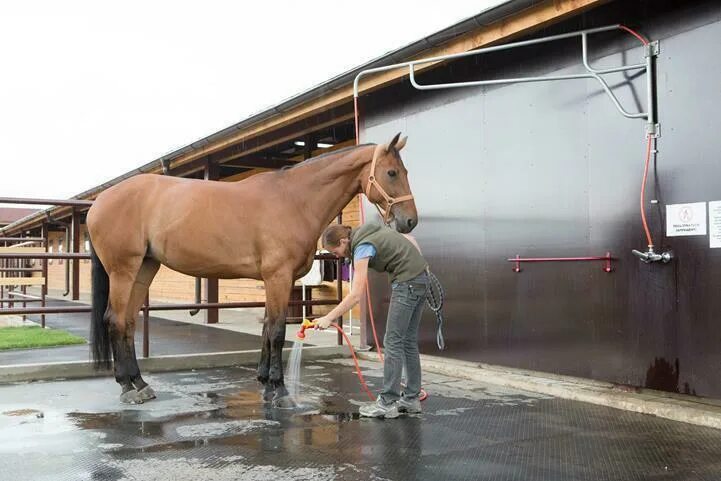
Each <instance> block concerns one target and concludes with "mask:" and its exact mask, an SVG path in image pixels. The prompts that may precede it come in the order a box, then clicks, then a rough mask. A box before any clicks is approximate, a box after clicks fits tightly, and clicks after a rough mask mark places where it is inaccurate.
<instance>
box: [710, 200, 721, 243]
mask: <svg viewBox="0 0 721 481" xmlns="http://www.w3.org/2000/svg"><path fill="white" fill-rule="evenodd" d="M708 232H709V239H708V241H709V247H721V200H715V201H713V202H709V203H708Z"/></svg>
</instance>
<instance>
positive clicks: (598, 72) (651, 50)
mask: <svg viewBox="0 0 721 481" xmlns="http://www.w3.org/2000/svg"><path fill="white" fill-rule="evenodd" d="M615 30H627V29H626V27H624V26H623V25H619V24H617V25H608V26H605V27H599V28H591V29H586V30H579V31H576V32H569V33H563V34H559V35H552V36H548V37H541V38H534V39H531V40H524V41H521V42H512V43H506V44H503V45H495V46H493V47H486V48H479V49H476V50H469V51H467V52H460V53H455V54H449V55H441V56H437V57H428V58H423V59H418V60H411V61H408V62H401V63H396V64H393V65H385V66H383V67H376V68H370V69H366V70H363V71H361V72H359V73H358V74H357V75H356V77H355V79H354V81H353V97H354V98H355V99H358V95H359V88H358V85H359V83H360V80H361V78H362V77H364V76H367V75H371V74H376V73H380V72H386V71H389V70H396V69H400V68H407V69H408V77H409V80H410V83H411V85H412V86H413V87H414V88H416V89H418V90H441V89H451V88H461V87H478V86H484V85H501V84H512V83H524V82H548V81H554V80H574V79H593V80H596V81H597V82H598V83H599V84H600V85H601V88H602V89H603V90H604V92H605V93H606V94H607V95H608V97H609V98H610V99H611V101H612V102H613V104H614V106H615V107H616V109H617V110H618V111H619V112H620V113H621V115H623V116H624V117H628V118H641V119H645V120H646V122H647V132H648V133H649V134H656V133H657V125H656V123H655V122H656V114H655V106H654V98H653V90H654V86H655V83H656V77H655V72H654V69H653V58H654V57H655V56H656V55H658V42H651V43H649V44H647V45H644V48H645V51H644V57H645V59H644V62H643V63H636V64H631V65H620V66H617V67H611V68H604V69H597V68H593V67H592V66H591V65H590V63H589V61H588V36H589V35H592V34H596V33H601V32H610V31H615ZM576 37H580V38H581V64H582V65H583V67H584V69H585V70H586V72H585V73H579V74H570V75H548V76H530V77H516V78H501V79H493V80H474V81H469V82H451V83H439V84H421V83H419V82H418V81H417V80H416V73H417V72H416V66H417V65H423V64H429V63H440V62H446V61H448V60H455V59H459V58H464V57H471V56H475V55H483V54H487V53H491V52H498V51H502V50H509V49H513V48H519V47H526V46H529V45H537V44H541V43H547V42H554V41H558V40H564V39H569V38H576ZM632 70H644V71H645V73H646V79H647V82H646V101H647V111H646V112H628V111H627V110H626V109H624V108H623V106H622V105H621V102H620V101H619V100H618V98H617V97H616V95H615V94H614V93H613V91H612V90H611V88H610V87H609V85H608V83H607V82H606V81H605V80H604V79H603V77H601V76H602V75H605V74H609V73H614V72H625V71H632Z"/></svg>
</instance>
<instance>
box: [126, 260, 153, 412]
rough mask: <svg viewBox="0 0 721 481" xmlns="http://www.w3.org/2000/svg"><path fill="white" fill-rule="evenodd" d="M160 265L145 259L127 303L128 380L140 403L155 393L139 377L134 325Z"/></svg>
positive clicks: (151, 397)
mask: <svg viewBox="0 0 721 481" xmlns="http://www.w3.org/2000/svg"><path fill="white" fill-rule="evenodd" d="M159 268H160V263H159V262H158V261H156V260H155V259H151V258H145V259H143V262H142V264H141V265H140V270H139V271H138V274H137V275H136V277H135V282H134V283H133V288H132V291H131V294H130V300H129V302H128V321H127V326H128V327H127V329H126V335H127V338H128V346H129V360H128V363H129V370H130V380H131V382H132V383H133V385H134V386H135V390H136V391H138V395H139V396H140V399H141V400H142V401H148V400H150V399H155V391H153V388H151V387H150V386H149V385H148V383H147V382H145V380H144V379H143V378H142V376H141V375H140V367H139V366H138V356H137V354H136V353H135V323H136V322H137V320H138V311H140V308H141V307H142V306H143V303H144V302H145V298H146V296H147V294H148V289H149V287H150V283H151V282H152V281H153V277H155V274H156V273H157V272H158V269H159Z"/></svg>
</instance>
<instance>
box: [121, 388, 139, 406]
mask: <svg viewBox="0 0 721 481" xmlns="http://www.w3.org/2000/svg"><path fill="white" fill-rule="evenodd" d="M120 402H121V403H123V404H143V398H142V397H141V396H140V394H139V393H138V391H136V390H135V389H131V390H129V391H125V392H124V393H123V394H121V395H120Z"/></svg>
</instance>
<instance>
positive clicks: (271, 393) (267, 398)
mask: <svg viewBox="0 0 721 481" xmlns="http://www.w3.org/2000/svg"><path fill="white" fill-rule="evenodd" d="M274 397H275V388H272V387H270V385H267V386H265V389H263V402H271V401H272V400H273V398H274Z"/></svg>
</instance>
